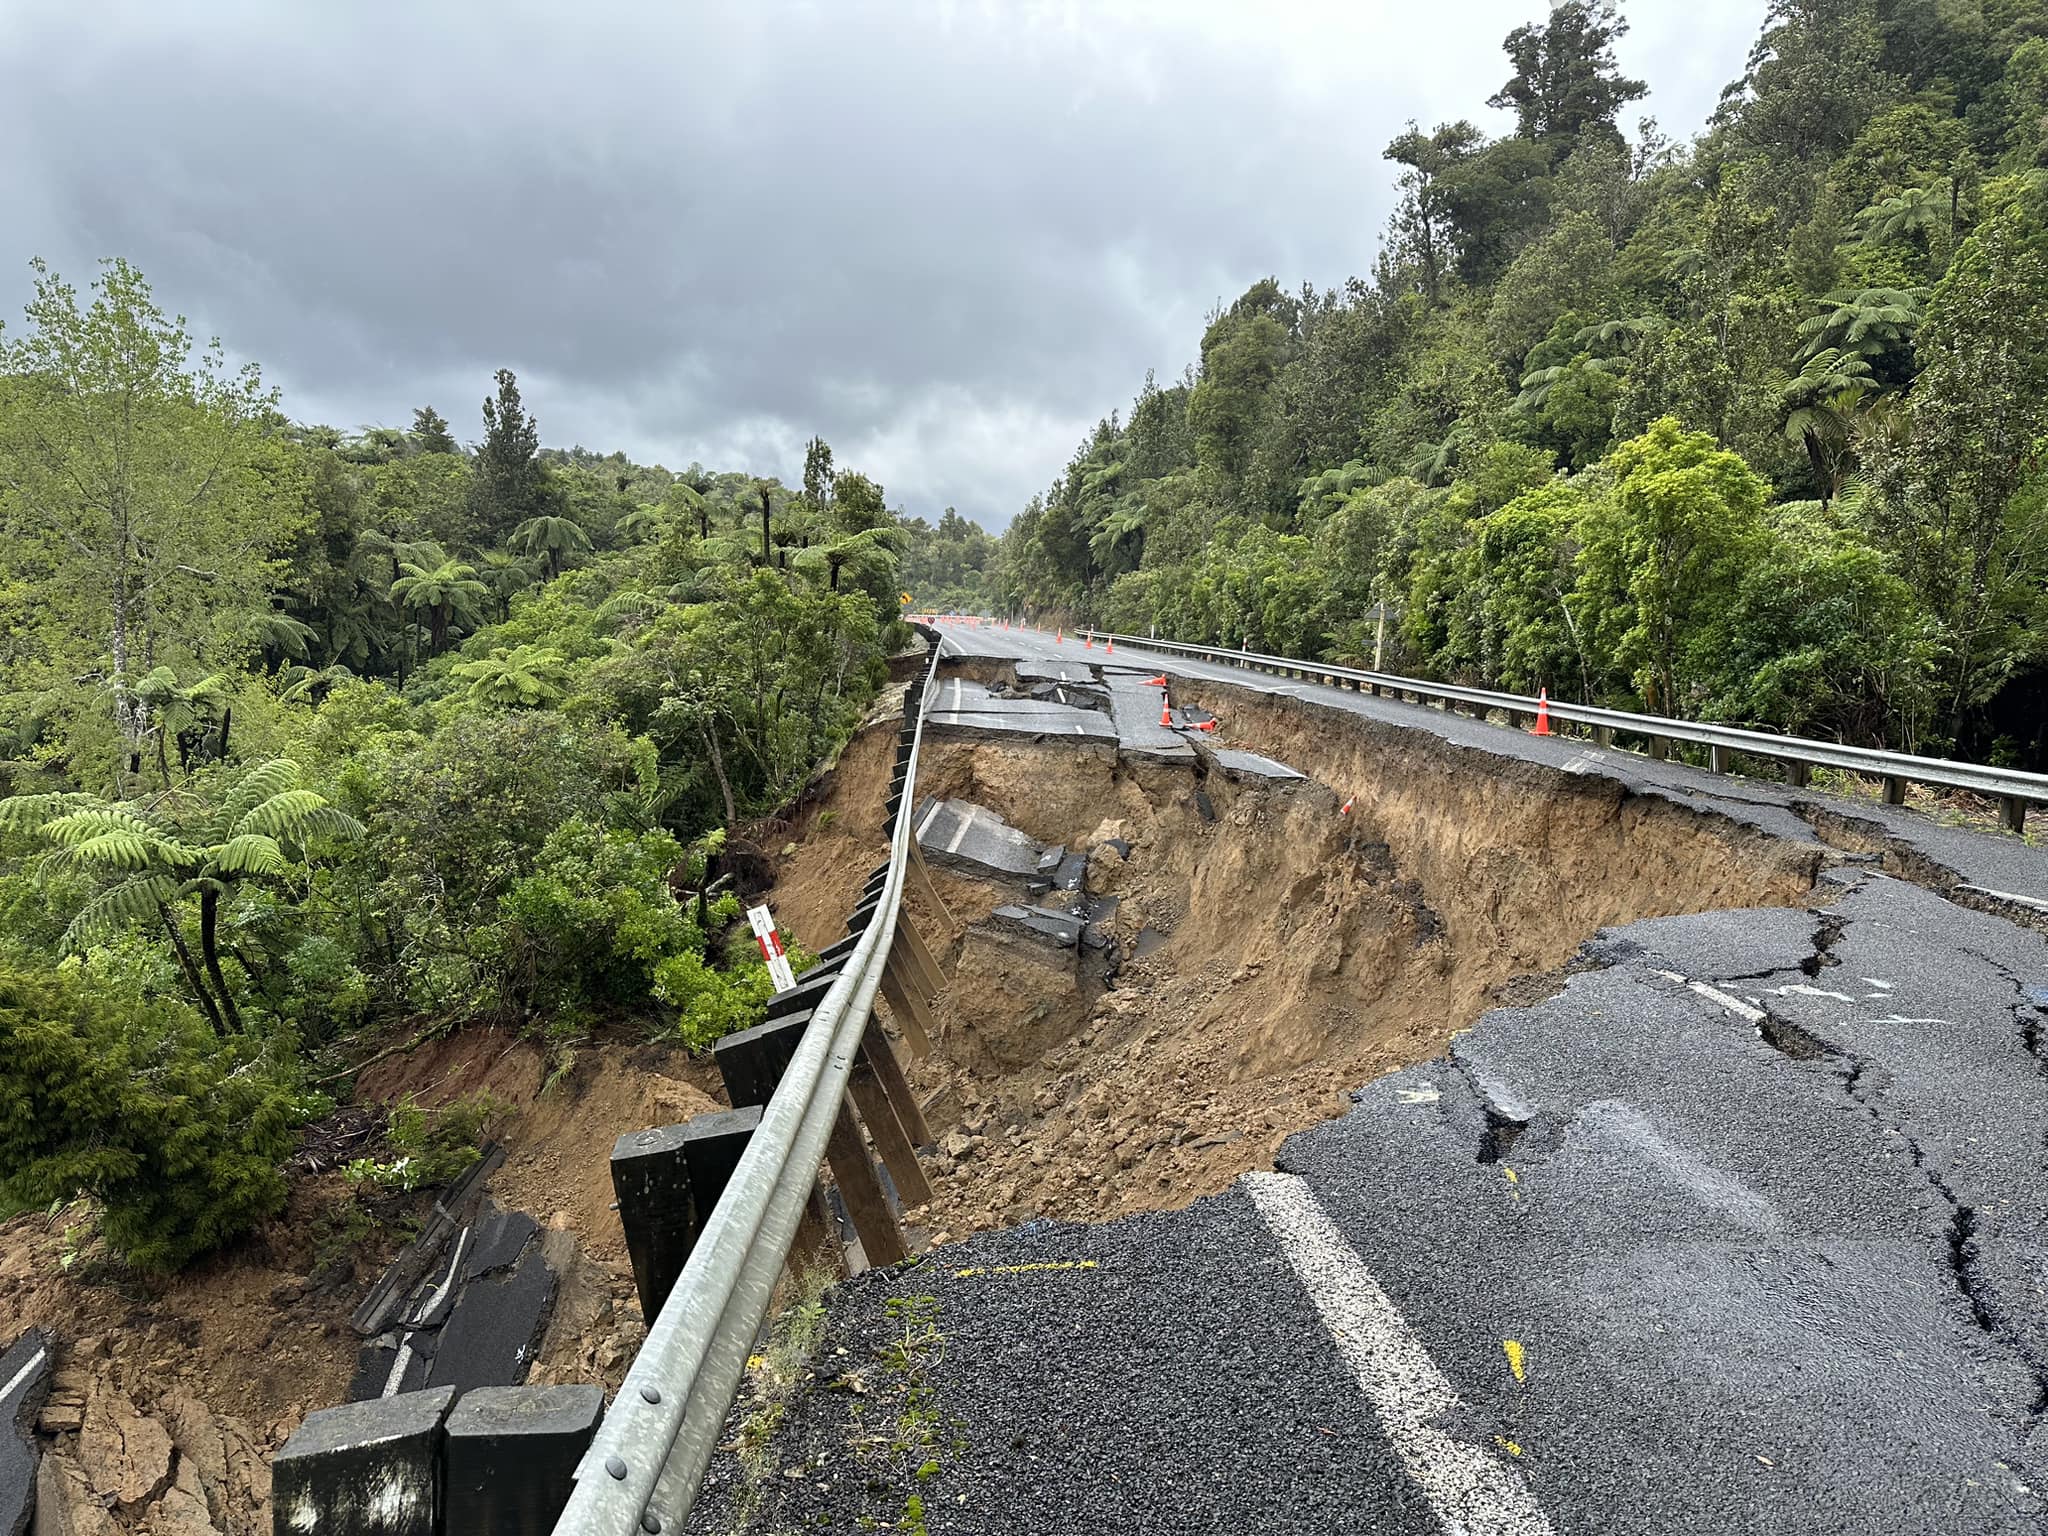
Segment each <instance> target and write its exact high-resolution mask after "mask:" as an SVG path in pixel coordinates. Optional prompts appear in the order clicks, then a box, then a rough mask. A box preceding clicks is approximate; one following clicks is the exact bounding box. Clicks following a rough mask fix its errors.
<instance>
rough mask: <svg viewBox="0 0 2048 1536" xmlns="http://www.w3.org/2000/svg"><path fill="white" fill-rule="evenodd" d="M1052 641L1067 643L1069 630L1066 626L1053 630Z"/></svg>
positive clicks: (1056, 643) (1058, 643)
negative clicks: (1067, 630)
mask: <svg viewBox="0 0 2048 1536" xmlns="http://www.w3.org/2000/svg"><path fill="white" fill-rule="evenodd" d="M1052 643H1053V644H1054V645H1065V644H1066V643H1067V632H1066V630H1065V629H1064V628H1060V629H1056V630H1054V631H1053V632H1052Z"/></svg>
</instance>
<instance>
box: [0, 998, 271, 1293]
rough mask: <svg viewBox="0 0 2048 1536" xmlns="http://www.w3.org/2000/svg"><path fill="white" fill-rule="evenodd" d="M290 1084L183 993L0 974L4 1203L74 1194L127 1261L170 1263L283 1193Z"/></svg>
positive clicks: (245, 1224) (215, 1240)
mask: <svg viewBox="0 0 2048 1536" xmlns="http://www.w3.org/2000/svg"><path fill="white" fill-rule="evenodd" d="M293 1121H294V1112H293V1105H292V1099H291V1095H290V1092H289V1090H288V1089H287V1087H286V1086H285V1085H284V1084H283V1083H281V1082H279V1081H278V1080H277V1079H276V1078H275V1077H274V1076H272V1075H270V1074H269V1073H268V1072H266V1070H265V1069H264V1066H263V1064H262V1063H261V1062H260V1061H257V1060H254V1059H252V1058H251V1054H250V1051H249V1049H248V1047H247V1046H246V1045H245V1044H244V1043H243V1042H240V1041H222V1040H217V1039H216V1038H215V1037H214V1036H213V1034H212V1032H211V1031H209V1030H208V1029H207V1027H206V1026H205V1024H203V1023H202V1022H201V1021H200V1019H199V1016H198V1015H197V1014H196V1013H194V1012H193V1011H192V1010H191V1009H190V1008H188V1007H186V1006H185V1005H183V1004H182V1003H174V1002H170V1001H167V1000H164V999H162V998H157V999H149V1000H145V999H143V998H141V997H138V996H134V995H123V994H119V993H115V992H112V991H109V990H105V989H102V988H100V987H98V986H96V985H94V984H92V983H91V982H89V981H87V980H86V979H84V978H82V977H79V976H77V975H75V974H72V973H68V972H49V971H43V972H21V971H12V970H6V971H0V1202H17V1203H21V1204H32V1205H47V1204H50V1203H51V1202H53V1201H59V1200H68V1199H70V1198H71V1197H72V1196H74V1195H76V1194H78V1193H80V1192H81V1191H82V1192H84V1193H86V1194H89V1195H91V1196H93V1197H94V1198H95V1199H96V1200H98V1201H99V1203H100V1206H101V1208H102V1221H101V1232H102V1235H103V1236H104V1237H105V1238H106V1240H107V1242H108V1244H109V1245H110V1246H111V1247H112V1248H113V1249H114V1250H115V1251H116V1252H118V1253H120V1254H121V1255H122V1256H124V1257H125V1258H126V1259H127V1260H128V1262H129V1263H130V1264H132V1265H134V1266H135V1267H136V1268H137V1269H141V1270H147V1271H154V1272H167V1271H170V1270H175V1269H177V1268H179V1267H180V1266H182V1265H184V1264H185V1263H187V1262H189V1261H190V1260H191V1259H192V1258H194V1257H195V1256H197V1255H198V1254H201V1253H204V1252H206V1251H207V1250H209V1249H211V1248H215V1247H218V1246H219V1245H220V1244H222V1243H224V1242H226V1241H228V1240H229V1239H230V1238H233V1237H236V1236H239V1235H240V1234H241V1233H243V1232H246V1231H247V1230H249V1229H250V1228H251V1227H253V1226H255V1225H256V1224H257V1223H258V1222H260V1221H262V1220H264V1219H265V1218H266V1217H268V1216H270V1215H272V1214H274V1213H275V1212H276V1211H277V1210H278V1209H279V1208H280V1207H281V1206H282V1205H283V1204H284V1196H285V1181H284V1176H283V1174H282V1173H281V1172H280V1171H279V1164H280V1163H282V1161H283V1160H284V1158H285V1156H286V1154H288V1153H289V1152H290V1151H291V1146H292V1129H293Z"/></svg>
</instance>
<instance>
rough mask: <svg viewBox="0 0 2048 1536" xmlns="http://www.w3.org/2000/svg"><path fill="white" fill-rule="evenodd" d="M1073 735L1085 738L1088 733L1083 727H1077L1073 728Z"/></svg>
mask: <svg viewBox="0 0 2048 1536" xmlns="http://www.w3.org/2000/svg"><path fill="white" fill-rule="evenodd" d="M1074 734H1075V735H1076V736H1086V735H1087V734H1088V732H1087V730H1086V729H1085V728H1084V727H1082V726H1078V725H1077V726H1075V727H1074Z"/></svg>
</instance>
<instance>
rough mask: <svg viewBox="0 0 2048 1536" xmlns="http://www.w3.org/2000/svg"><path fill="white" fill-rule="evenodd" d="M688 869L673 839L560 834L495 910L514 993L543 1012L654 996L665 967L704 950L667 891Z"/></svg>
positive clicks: (569, 824)
mask: <svg viewBox="0 0 2048 1536" xmlns="http://www.w3.org/2000/svg"><path fill="white" fill-rule="evenodd" d="M683 863H684V858H683V850H682V847H681V845H680V844H678V843H677V842H676V840H675V838H674V837H672V836H671V835H670V834H668V833H667V832H661V831H654V832H641V833H631V832H607V831H604V830H603V829H601V828H599V827H596V826H593V825H592V824H591V823H589V822H587V821H584V820H581V819H580V818H578V819H571V820H569V821H565V822H563V823H562V824H561V825H559V826H557V827H556V828H555V829H554V830H553V831H552V832H550V833H549V834H548V837H547V841H546V842H545V843H543V844H542V845H541V849H540V852H539V854H538V855H537V857H536V858H535V859H534V860H533V866H532V873H530V874H527V875H525V876H523V877H521V878H520V879H519V880H518V881H516V882H515V883H514V884H513V885H512V887H511V889H510V890H508V891H507V892H506V893H505V896H504V897H503V899H502V900H501V901H500V902H499V903H498V918H499V922H500V924H501V925H502V928H503V937H502V939H501V940H500V944H499V949H500V956H501V958H502V962H503V964H504V967H505V971H506V974H507V976H508V978H509V983H510V985H511V986H512V988H513V990H514V992H515V993H516V994H517V995H518V996H519V997H520V998H522V999H523V1000H527V1001H530V1002H532V1003H533V1004H535V1005H537V1006H540V1007H544V1008H553V1007H560V1006H562V1005H564V1004H565V1003H573V1002H574V1001H576V1000H578V999H584V1000H588V1001H591V1002H595V1003H618V1002H631V1001H633V1000H634V999H637V998H642V997H645V996H647V995H648V993H649V992H650V991H651V990H653V983H654V980H655V977H656V975H657V974H658V972H659V970H660V966H661V964H662V962H663V961H665V960H669V959H672V958H674V957H676V956H679V955H684V954H691V955H694V954H700V953H701V952H702V950H703V947H704V935H703V933H702V932H701V931H700V930H699V929H698V927H697V925H696V923H695V922H694V921H692V919H691V918H690V916H689V914H687V913H686V912H685V911H684V910H683V908H682V907H681V905H680V904H679V903H678V902H677V901H676V898H675V895H674V893H673V892H672V891H671V890H670V889H669V885H668V879H669V874H670V871H672V870H676V869H678V868H679V867H680V866H682V865H683Z"/></svg>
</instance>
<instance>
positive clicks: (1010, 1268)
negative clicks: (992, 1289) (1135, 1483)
mask: <svg viewBox="0 0 2048 1536" xmlns="http://www.w3.org/2000/svg"><path fill="white" fill-rule="evenodd" d="M1095 1267H1096V1265H1095V1261H1094V1260H1093V1259H1062V1260H1060V1261H1058V1262H1057V1263H1046V1264H998V1265H996V1266H995V1267H994V1268H992V1269H956V1270H954V1271H953V1278H954V1279H955V1280H972V1279H975V1278H976V1277H977V1276H980V1275H1042V1274H1045V1273H1047V1272H1048V1271H1051V1270H1061V1269H1093V1268H1095Z"/></svg>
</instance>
